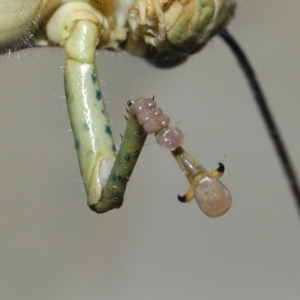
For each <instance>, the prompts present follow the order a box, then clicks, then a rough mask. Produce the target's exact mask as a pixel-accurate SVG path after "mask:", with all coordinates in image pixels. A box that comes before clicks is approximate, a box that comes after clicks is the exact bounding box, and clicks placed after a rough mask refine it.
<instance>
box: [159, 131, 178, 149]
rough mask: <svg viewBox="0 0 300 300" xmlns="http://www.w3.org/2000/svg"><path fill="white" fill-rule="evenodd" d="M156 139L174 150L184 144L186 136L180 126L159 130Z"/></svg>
mask: <svg viewBox="0 0 300 300" xmlns="http://www.w3.org/2000/svg"><path fill="white" fill-rule="evenodd" d="M156 140H157V142H158V144H159V145H161V146H162V147H165V148H166V149H168V150H170V151H173V150H175V149H176V148H178V147H179V146H181V145H182V144H183V141H184V136H183V133H182V131H181V130H180V129H179V128H178V127H170V128H168V129H165V130H161V132H158V133H157V135H156Z"/></svg>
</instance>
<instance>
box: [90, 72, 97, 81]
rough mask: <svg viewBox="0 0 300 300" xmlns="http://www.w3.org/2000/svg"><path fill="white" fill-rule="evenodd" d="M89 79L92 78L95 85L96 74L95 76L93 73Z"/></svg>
mask: <svg viewBox="0 0 300 300" xmlns="http://www.w3.org/2000/svg"><path fill="white" fill-rule="evenodd" d="M91 77H92V81H93V83H94V84H95V83H96V82H97V74H96V72H94V73H93V74H92V75H91Z"/></svg>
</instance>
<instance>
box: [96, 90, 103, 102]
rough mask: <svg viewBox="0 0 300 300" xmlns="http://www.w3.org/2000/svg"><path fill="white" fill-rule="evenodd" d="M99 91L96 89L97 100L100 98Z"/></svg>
mask: <svg viewBox="0 0 300 300" xmlns="http://www.w3.org/2000/svg"><path fill="white" fill-rule="evenodd" d="M101 96H102V95H101V92H100V91H99V90H97V91H96V99H97V100H98V101H99V100H101Z"/></svg>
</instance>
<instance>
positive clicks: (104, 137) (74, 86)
mask: <svg viewBox="0 0 300 300" xmlns="http://www.w3.org/2000/svg"><path fill="white" fill-rule="evenodd" d="M235 6H236V1H234V0H82V1H72V0H49V1H47V0H15V1H10V0H0V49H1V51H2V52H5V51H13V50H18V49H21V48H26V47H36V46H52V45H53V46H61V47H63V48H64V49H65V51H66V54H67V62H66V65H65V90H66V96H67V105H68V111H69V116H70V122H71V126H72V129H73V134H74V139H75V148H76V151H77V156H78V162H79V166H80V170H81V174H82V177H83V180H84V185H85V189H86V192H87V196H88V205H89V206H90V207H91V208H92V209H93V210H95V211H96V212H99V213H101V212H106V211H108V210H110V209H113V208H118V207H120V206H121V205H122V201H123V194H124V190H125V187H126V183H127V181H128V179H129V176H130V174H131V172H132V170H133V168H134V165H135V163H136V160H137V158H138V155H139V152H140V150H141V148H142V147H143V143H144V141H145V137H146V132H147V130H148V129H149V130H150V129H152V131H153V132H155V130H154V129H153V127H152V125H153V124H148V125H149V126H148V127H147V128H143V127H142V126H141V125H140V124H139V123H138V122H137V121H136V119H135V118H134V117H132V116H129V122H128V125H127V129H126V131H125V134H124V138H123V142H122V145H121V148H120V151H119V152H118V154H117V153H116V147H115V144H114V141H113V137H112V133H111V129H110V124H109V119H108V116H107V112H106V108H105V103H104V99H103V94H102V91H101V86H100V83H99V80H98V75H97V70H96V66H95V62H94V60H95V51H96V49H102V48H107V49H111V50H115V51H119V50H122V49H124V50H126V51H128V52H130V53H132V54H133V55H136V56H140V57H143V58H145V59H146V60H147V61H149V62H150V63H152V64H154V65H156V66H159V67H163V68H169V67H174V66H176V65H178V64H180V63H182V62H184V61H185V60H186V59H187V58H188V57H189V56H190V55H192V54H194V53H196V52H198V51H199V50H201V49H202V48H203V47H204V46H205V44H206V43H207V42H208V41H209V40H210V38H211V37H213V36H214V35H215V34H217V33H219V34H220V36H221V37H222V38H223V39H224V40H225V41H226V42H227V43H228V44H229V45H230V47H231V48H232V49H233V51H234V52H235V53H236V55H237V57H238V60H239V62H240V64H241V66H242V69H244V71H245V74H246V75H247V77H248V80H249V82H250V85H251V88H252V90H253V91H254V95H255V97H256V100H257V102H258V104H259V103H263V105H261V111H262V113H263V115H264V117H265V119H266V123H267V126H268V129H269V133H270V134H271V137H272V139H273V140H274V143H275V145H276V149H277V151H278V153H279V156H280V157H281V161H282V163H283V165H284V168H285V171H286V173H287V175H288V178H289V180H290V185H291V188H292V189H293V192H294V195H295V198H296V199H297V200H298V202H299V203H300V192H299V187H298V184H297V181H296V177H295V175H294V173H293V170H292V168H291V165H290V163H289V161H288V157H287V154H286V152H285V149H284V147H283V144H282V142H281V141H280V138H279V135H278V132H277V128H276V126H275V123H274V122H273V120H272V118H271V117H270V114H269V112H268V113H266V111H268V108H267V106H266V104H265V100H264V97H263V95H262V93H261V90H260V87H259V85H258V84H257V82H256V79H255V76H254V73H253V71H252V69H251V67H249V66H248V65H247V63H248V62H247V60H246V59H245V57H244V55H243V53H242V54H241V51H240V49H239V48H238V46H237V45H236V44H235V43H234V42H233V41H232V39H231V37H230V36H229V35H228V33H227V31H226V30H223V27H224V26H225V25H226V24H227V22H228V21H229V20H230V18H231V17H232V15H233V13H234V10H235ZM16 19H18V22H17V23H16V22H15V20H16ZM259 105H260V104H259ZM270 120H271V121H270ZM162 122H167V121H166V119H164V120H162ZM142 125H144V124H142ZM154 125H155V124H154ZM156 125H157V124H156ZM174 130H175V129H174V128H173V129H171V128H168V129H166V130H165V131H164V132H163V134H160V135H157V137H158V141H159V143H160V144H163V143H164V142H166V141H167V142H166V143H168V141H171V142H173V141H174V140H173V138H170V136H171V137H172V136H173V137H174V134H175V132H174ZM175 131H176V130H175ZM153 132H149V133H153ZM177 133H178V132H177ZM178 140H179V141H180V140H181V138H180V137H179V138H178ZM178 149H179V150H178ZM180 149H181V147H180V144H179V145H177V146H176V147H175V148H174V149H170V150H171V151H172V153H173V155H174V153H176V157H177V158H178V157H181V155H182V153H184V152H182V151H183V150H180ZM178 151H179V152H178ZM132 153H133V154H134V155H131V154H132ZM183 157H184V158H183V161H185V156H183ZM177 158H176V159H177ZM183 161H178V163H179V166H180V167H181V169H182V170H183V171H184V172H185V173H188V174H189V175H188V180H189V182H190V183H191V185H192V186H193V188H192V189H191V191H192V192H190V193H188V194H187V195H188V196H187V198H186V199H190V195H191V194H192V195H193V196H194V195H195V196H196V198H202V199H205V197H206V196H204V197H203V195H202V188H203V189H204V190H207V186H211V184H214V183H212V182H210V181H205V182H204V181H201V180H202V179H204V178H205V177H206V175H205V176H204V177H203V178H202V177H201V178H198V177H197V176H196V173H197V172H196V173H195V172H192V173H189V172H187V171H186V170H185V167H184V163H183ZM193 164H194V163H193ZM195 166H197V168H200V166H198V164H195ZM125 169H126V172H125V171H124V170H125ZM200 169H201V168H200ZM221 173H222V172H221ZM203 174H208V173H207V171H206V170H203V172H202V175H203ZM202 175H201V176H202ZM195 176H196V177H197V178H198V179H199V180H200V181H201V182H202V183H201V184H200V183H199V185H197V187H195V186H194V181H193V180H192V179H191V178H192V177H193V178H194V177H195ZM208 177H209V176H208ZM210 177H212V178H213V179H217V177H218V176H215V177H216V178H215V177H214V176H210ZM198 179H197V180H196V181H197V182H198V181H199V180H198ZM218 188H219V190H220V191H224V190H225V188H224V187H223V186H219V187H218ZM215 189H216V190H217V187H216V185H215ZM204 194H205V193H204ZM201 195H202V196H201ZM205 195H207V193H206V194H205ZM226 195H227V194H226V193H223V196H224V197H222V199H224V198H226ZM198 196H199V197H198ZM181 200H182V199H181ZM230 201H231V200H230ZM201 205H202V204H201ZM201 205H200V206H201ZM299 207H300V206H299ZM204 210H205V209H204Z"/></svg>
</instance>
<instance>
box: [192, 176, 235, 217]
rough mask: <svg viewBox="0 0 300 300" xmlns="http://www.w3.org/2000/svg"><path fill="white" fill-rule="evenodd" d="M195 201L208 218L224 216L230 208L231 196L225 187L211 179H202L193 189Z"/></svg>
mask: <svg viewBox="0 0 300 300" xmlns="http://www.w3.org/2000/svg"><path fill="white" fill-rule="evenodd" d="M194 192H195V199H196V201H197V203H198V205H199V207H200V208H201V210H202V211H203V212H204V213H205V214H206V215H207V216H209V217H211V218H216V217H220V216H222V215H224V214H225V213H226V212H227V211H228V210H229V208H230V206H231V203H232V200H231V195H230V193H229V191H228V190H227V188H226V187H225V185H224V184H223V183H222V182H221V181H219V180H217V179H213V178H209V177H205V178H203V179H202V180H201V181H200V182H199V183H198V184H197V185H196V187H195V190H194Z"/></svg>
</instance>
